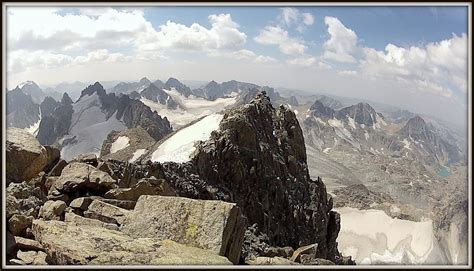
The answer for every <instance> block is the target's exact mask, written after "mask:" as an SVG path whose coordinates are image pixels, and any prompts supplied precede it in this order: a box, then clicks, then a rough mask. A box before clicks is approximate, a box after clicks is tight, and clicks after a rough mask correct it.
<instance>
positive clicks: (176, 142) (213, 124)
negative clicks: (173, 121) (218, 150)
mask: <svg viewBox="0 0 474 271" xmlns="http://www.w3.org/2000/svg"><path fill="white" fill-rule="evenodd" d="M223 117H224V116H223V115H222V114H211V115H209V116H206V117H204V118H203V119H201V120H199V121H197V122H196V123H194V124H192V125H190V126H188V127H185V128H183V129H181V130H179V131H178V132H176V134H174V135H172V136H171V137H170V138H168V139H167V140H165V141H164V142H163V143H161V144H160V145H159V146H158V148H157V149H156V150H155V151H154V152H153V153H152V155H151V160H152V161H153V162H161V163H163V162H176V163H184V162H187V161H190V160H191V155H192V154H193V152H194V150H195V149H196V148H195V146H194V145H195V143H196V142H198V141H205V140H208V139H209V138H210V136H211V133H212V131H214V130H217V129H218V128H219V123H220V122H221V120H222V118H223Z"/></svg>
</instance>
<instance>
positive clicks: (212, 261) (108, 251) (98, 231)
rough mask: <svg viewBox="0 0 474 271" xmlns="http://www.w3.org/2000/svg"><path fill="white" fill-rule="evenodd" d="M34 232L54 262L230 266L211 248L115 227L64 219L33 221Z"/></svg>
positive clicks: (65, 263) (224, 258)
mask: <svg viewBox="0 0 474 271" xmlns="http://www.w3.org/2000/svg"><path fill="white" fill-rule="evenodd" d="M32 232H33V234H34V236H35V238H36V240H37V241H38V242H40V243H41V245H42V246H43V247H44V248H45V249H46V251H47V253H48V255H49V256H50V258H51V261H52V263H53V264H60V265H69V264H81V265H229V264H232V263H231V262H230V261H229V260H228V259H227V258H226V257H222V256H219V255H216V254H215V253H214V252H212V251H208V250H204V249H201V248H196V247H189V246H185V245H182V244H178V243H176V242H174V241H171V240H159V239H157V238H136V237H130V236H128V235H127V234H125V233H123V232H119V231H115V230H108V229H105V228H102V227H94V226H87V225H75V224H73V223H68V222H62V221H43V220H34V221H33V226H32Z"/></svg>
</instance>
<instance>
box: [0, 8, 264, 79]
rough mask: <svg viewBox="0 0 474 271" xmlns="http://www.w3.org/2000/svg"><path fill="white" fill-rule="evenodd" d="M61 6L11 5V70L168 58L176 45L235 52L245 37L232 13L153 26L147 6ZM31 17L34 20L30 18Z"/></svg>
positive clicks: (198, 49)
mask: <svg viewBox="0 0 474 271" xmlns="http://www.w3.org/2000/svg"><path fill="white" fill-rule="evenodd" d="M58 11H59V9H52V8H42V7H36V8H26V7H25V8H23V7H15V8H8V11H7V12H8V29H7V42H8V48H9V51H8V53H9V59H8V62H9V63H10V64H9V65H8V67H9V71H10V72H20V71H23V70H25V69H26V68H29V69H32V68H35V67H41V68H45V67H53V66H57V65H60V64H61V63H62V64H65V63H67V64H68V65H74V64H81V63H87V62H89V61H93V60H94V59H101V58H102V59H107V61H128V60H129V59H130V58H131V57H134V58H136V59H140V60H155V59H165V58H166V56H165V53H166V51H173V50H189V51H197V52H205V53H206V54H208V55H212V52H219V51H222V52H226V53H229V52H236V51H238V50H241V49H242V47H243V45H244V44H245V43H246V38H247V36H246V34H245V33H243V32H241V31H239V29H238V28H239V25H238V24H237V23H236V22H234V21H233V20H232V17H231V15H230V14H212V15H209V17H208V19H209V22H210V23H211V27H204V26H202V25H200V24H198V23H194V24H191V25H190V26H186V25H183V24H179V23H176V22H172V21H168V22H166V23H165V24H164V25H161V26H159V27H158V29H155V28H154V27H153V26H152V24H151V23H150V22H149V21H148V20H147V19H145V17H144V12H143V10H137V9H132V10H130V9H121V10H116V9H113V8H101V7H98V8H81V9H79V13H78V14H63V15H60V14H59V13H58ZM32 20H34V21H35V23H31V21H32ZM109 50H113V51H117V52H128V53H127V54H129V55H128V56H126V55H124V54H123V53H113V54H110V55H109V56H105V55H104V52H108V51H109ZM215 55H217V54H215ZM28 57H31V60H28V59H27V58H28ZM106 57H107V58H106ZM256 57H258V56H255V58H256ZM73 59H77V60H76V61H73ZM261 59H262V58H261ZM22 63H23V64H22ZM26 63H30V64H31V65H26ZM55 63H56V64H55Z"/></svg>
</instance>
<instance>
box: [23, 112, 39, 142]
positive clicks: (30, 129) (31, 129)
mask: <svg viewBox="0 0 474 271" xmlns="http://www.w3.org/2000/svg"><path fill="white" fill-rule="evenodd" d="M40 122H41V107H40V108H39V119H38V121H37V122H35V123H33V124H32V125H31V126H29V127H26V128H24V130H25V131H27V132H28V133H30V134H32V135H34V136H35V137H36V135H37V134H38V129H39V126H40Z"/></svg>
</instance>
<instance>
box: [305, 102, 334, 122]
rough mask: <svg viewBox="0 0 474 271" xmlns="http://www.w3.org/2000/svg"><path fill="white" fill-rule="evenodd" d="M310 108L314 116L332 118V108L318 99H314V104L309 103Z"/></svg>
mask: <svg viewBox="0 0 474 271" xmlns="http://www.w3.org/2000/svg"><path fill="white" fill-rule="evenodd" d="M310 110H311V112H312V113H313V115H314V116H316V117H322V118H324V119H332V118H333V117H334V110H333V109H332V108H330V107H327V106H325V105H324V104H323V103H322V102H321V101H319V100H316V101H315V102H314V104H313V105H311V107H310Z"/></svg>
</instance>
